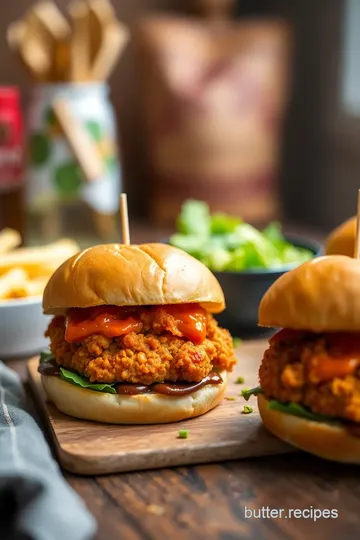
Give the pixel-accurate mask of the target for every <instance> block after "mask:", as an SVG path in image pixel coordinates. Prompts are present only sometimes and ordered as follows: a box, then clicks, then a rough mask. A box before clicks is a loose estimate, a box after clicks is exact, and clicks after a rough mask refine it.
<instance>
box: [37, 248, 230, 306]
mask: <svg viewBox="0 0 360 540" xmlns="http://www.w3.org/2000/svg"><path fill="white" fill-rule="evenodd" d="M183 303H200V304H201V305H202V306H203V307H204V308H205V309H207V310H208V311H209V312H211V313H220V312H221V311H223V309H224V308H225V300H224V294H223V292H222V289H221V287H220V284H219V282H218V281H217V279H216V278H215V276H214V275H213V274H212V273H211V272H210V270H209V269H208V268H207V267H206V266H205V265H204V264H202V263H201V262H200V261H198V260H197V259H195V258H194V257H192V256H191V255H188V254H187V253H185V252H184V251H182V250H180V249H178V248H175V247H172V246H169V245H167V244H142V245H134V244H133V245H122V244H105V245H100V246H95V247H92V248H89V249H85V250H84V251H81V252H80V253H78V254H77V255H74V256H73V257H71V258H70V259H68V260H67V261H65V262H64V263H63V264H62V265H61V266H60V267H59V268H58V269H57V270H56V271H55V273H54V274H53V275H52V277H51V278H50V280H49V282H48V284H47V286H46V288H45V291H44V296H43V309H44V313H46V314H53V315H56V314H61V313H64V312H65V311H66V309H68V308H69V307H81V308H85V307H93V306H100V305H116V306H141V305H164V304H183Z"/></svg>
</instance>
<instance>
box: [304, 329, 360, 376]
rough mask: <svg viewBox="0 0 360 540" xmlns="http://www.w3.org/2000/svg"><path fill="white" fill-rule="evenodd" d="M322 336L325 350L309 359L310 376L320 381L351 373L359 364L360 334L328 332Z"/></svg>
mask: <svg viewBox="0 0 360 540" xmlns="http://www.w3.org/2000/svg"><path fill="white" fill-rule="evenodd" d="M323 337H324V339H325V341H326V345H327V352H324V353H322V354H319V355H317V356H315V357H313V358H312V359H311V361H310V363H309V369H310V377H311V378H312V379H315V380H316V381H318V382H322V381H330V380H331V379H335V378H336V377H337V378H341V377H346V376H347V375H352V374H353V373H354V372H355V370H356V368H357V367H358V366H359V365H360V334H357V333H351V332H329V333H326V334H323Z"/></svg>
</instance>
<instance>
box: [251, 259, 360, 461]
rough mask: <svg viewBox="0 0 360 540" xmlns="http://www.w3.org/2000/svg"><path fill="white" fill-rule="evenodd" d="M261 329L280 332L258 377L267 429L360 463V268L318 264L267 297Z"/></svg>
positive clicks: (354, 262)
mask: <svg viewBox="0 0 360 540" xmlns="http://www.w3.org/2000/svg"><path fill="white" fill-rule="evenodd" d="M259 324H260V325H261V326H268V327H273V328H281V330H280V331H279V332H278V333H277V334H275V335H274V336H273V337H272V338H270V340H269V347H268V348H267V350H266V351H265V353H264V357H263V360H262V363H261V366H260V370H259V379H260V387H258V388H256V389H252V390H251V391H249V392H247V395H246V397H247V396H248V395H250V394H251V393H255V394H257V395H258V404H259V411H260V414H261V417H262V420H263V422H264V424H265V426H266V427H267V428H268V429H269V430H270V431H271V432H272V433H274V434H275V435H277V436H278V437H280V438H281V439H283V440H284V441H286V442H288V443H291V444H293V445H294V446H297V447H298V448H301V449H303V450H306V451H308V452H310V453H313V454H316V455H318V456H321V457H324V458H327V459H331V460H335V461H344V462H351V463H360V261H359V260H358V259H352V258H350V257H347V256H343V255H332V256H325V257H319V258H318V259H313V260H312V261H310V262H306V263H304V264H303V265H301V266H299V267H297V268H296V269H294V270H292V271H290V272H288V273H286V274H284V275H283V276H281V277H280V278H279V279H278V280H277V281H276V282H275V283H274V284H273V285H272V286H271V287H270V289H269V290H268V291H267V292H266V293H265V295H264V297H263V299H262V301H261V303H260V308H259Z"/></svg>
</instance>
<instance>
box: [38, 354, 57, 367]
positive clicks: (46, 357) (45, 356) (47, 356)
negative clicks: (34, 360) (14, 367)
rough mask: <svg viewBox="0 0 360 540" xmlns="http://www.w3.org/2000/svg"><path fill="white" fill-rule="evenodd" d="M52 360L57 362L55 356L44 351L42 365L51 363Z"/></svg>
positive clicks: (41, 355)
mask: <svg viewBox="0 0 360 540" xmlns="http://www.w3.org/2000/svg"><path fill="white" fill-rule="evenodd" d="M52 360H55V356H54V355H53V354H52V353H51V352H50V351H42V352H41V353H40V364H43V363H45V362H51V361H52Z"/></svg>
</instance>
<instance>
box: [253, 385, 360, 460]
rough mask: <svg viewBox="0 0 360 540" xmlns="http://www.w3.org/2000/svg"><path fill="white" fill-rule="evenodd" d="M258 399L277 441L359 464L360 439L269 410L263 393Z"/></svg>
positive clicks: (330, 426) (333, 427) (339, 429)
mask: <svg viewBox="0 0 360 540" xmlns="http://www.w3.org/2000/svg"><path fill="white" fill-rule="evenodd" d="M257 399H258V407H259V412H260V416H261V418H262V421H263V423H264V426H265V427H266V428H267V429H268V430H269V431H271V433H272V434H273V435H276V436H277V437H279V439H282V440H283V441H285V442H287V443H289V444H291V445H292V446H295V447H296V448H300V449H301V450H305V451H306V452H309V453H310V454H314V455H316V456H319V457H322V458H325V459H330V460H332V461H341V462H344V463H360V438H359V437H353V436H352V435H351V434H350V433H349V432H348V431H347V430H346V428H345V427H342V426H341V425H334V424H326V423H323V422H314V421H312V420H306V419H305V418H301V417H299V416H294V415H291V414H286V413H283V412H281V411H276V410H271V409H269V408H268V403H269V402H268V401H267V399H266V398H265V397H264V395H263V394H259V395H258V396H257Z"/></svg>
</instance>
